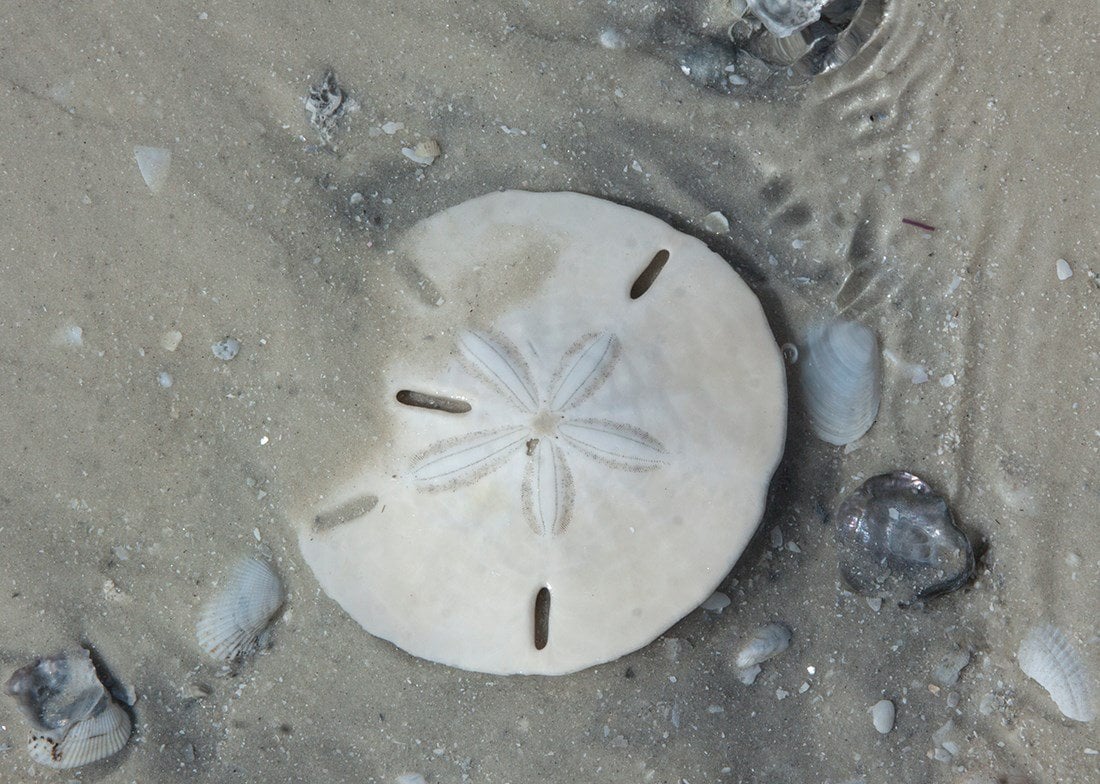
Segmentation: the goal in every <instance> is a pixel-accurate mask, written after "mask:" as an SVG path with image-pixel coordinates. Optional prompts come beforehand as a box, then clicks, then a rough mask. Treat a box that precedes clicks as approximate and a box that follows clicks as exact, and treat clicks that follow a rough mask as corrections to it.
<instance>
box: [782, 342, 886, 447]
mask: <svg viewBox="0 0 1100 784" xmlns="http://www.w3.org/2000/svg"><path fill="white" fill-rule="evenodd" d="M881 375H882V366H881V360H880V358H879V351H878V341H877V340H876V339H875V333H874V332H872V331H871V330H870V329H868V328H867V327H865V326H863V325H862V324H858V323H856V322H854V321H834V322H832V323H830V324H826V325H825V326H822V327H818V328H816V329H814V330H812V331H811V332H810V334H809V336H808V337H807V338H806V360H805V362H804V364H803V370H802V391H803V394H804V396H805V402H806V411H807V413H808V414H809V416H810V425H811V426H812V427H813V430H814V433H816V434H817V437H818V438H820V439H821V440H822V441H826V442H828V443H830V444H835V445H837V446H844V445H845V444H850V443H852V442H853V441H855V440H857V439H858V438H860V437H861V436H862V435H863V434H864V433H866V432H867V431H868V430H870V429H871V425H872V424H874V422H875V417H876V416H878V407H879V399H880V396H881Z"/></svg>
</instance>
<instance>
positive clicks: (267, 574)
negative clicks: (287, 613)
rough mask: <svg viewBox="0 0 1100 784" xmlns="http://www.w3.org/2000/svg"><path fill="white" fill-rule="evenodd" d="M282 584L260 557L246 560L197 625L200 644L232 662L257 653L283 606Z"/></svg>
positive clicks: (228, 580) (227, 581)
mask: <svg viewBox="0 0 1100 784" xmlns="http://www.w3.org/2000/svg"><path fill="white" fill-rule="evenodd" d="M284 599H285V593H284V591H283V582H282V580H281V579H280V578H279V575H278V574H277V573H276V572H275V568H274V567H273V566H272V565H271V564H270V563H268V562H267V561H265V560H262V559H260V558H246V559H244V560H243V561H241V562H239V563H238V564H237V565H236V566H235V567H233V569H232V570H231V571H230V573H229V578H228V579H227V580H226V583H225V587H224V588H222V590H221V592H220V593H218V595H217V596H215V597H214V598H213V599H211V600H210V602H208V603H207V604H206V605H205V606H204V607H203V610H202V613H201V615H200V616H199V620H198V623H197V624H196V625H195V633H196V635H197V636H198V640H199V645H201V646H202V647H203V649H204V650H205V651H206V652H207V653H209V654H210V655H211V656H213V657H214V658H216V659H224V660H226V661H233V660H235V659H240V658H242V657H245V656H248V655H249V654H251V653H253V652H254V651H255V650H256V647H257V644H258V640H259V638H260V636H261V635H262V634H263V633H264V631H265V630H266V629H267V626H268V624H269V623H270V622H271V619H272V617H273V616H274V615H275V613H276V612H278V610H279V608H280V607H281V606H282V604H283V600H284Z"/></svg>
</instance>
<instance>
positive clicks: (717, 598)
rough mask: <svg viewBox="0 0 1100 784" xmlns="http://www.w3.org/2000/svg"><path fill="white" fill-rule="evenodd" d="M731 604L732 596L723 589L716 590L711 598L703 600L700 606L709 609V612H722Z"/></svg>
mask: <svg viewBox="0 0 1100 784" xmlns="http://www.w3.org/2000/svg"><path fill="white" fill-rule="evenodd" d="M729 604H730V598H729V597H728V596H726V595H725V594H724V593H722V592H721V591H715V592H714V593H712V594H711V595H710V597H709V598H707V600H706V601H705V602H703V603H702V604H701V605H699V606H700V607H702V608H703V609H704V610H707V611H708V612H715V613H720V612H722V610H724V609H726V608H727V607H729Z"/></svg>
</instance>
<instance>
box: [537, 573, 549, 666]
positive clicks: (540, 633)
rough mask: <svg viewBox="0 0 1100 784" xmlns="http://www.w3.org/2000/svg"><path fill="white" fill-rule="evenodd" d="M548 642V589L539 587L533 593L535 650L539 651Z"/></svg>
mask: <svg viewBox="0 0 1100 784" xmlns="http://www.w3.org/2000/svg"><path fill="white" fill-rule="evenodd" d="M548 642H550V589H549V588H547V587H546V586H543V587H542V588H539V592H538V593H537V594H535V650H537V651H541V650H542V649H543V648H545V647H546V644H547V643H548Z"/></svg>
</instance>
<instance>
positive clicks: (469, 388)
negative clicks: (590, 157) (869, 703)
mask: <svg viewBox="0 0 1100 784" xmlns="http://www.w3.org/2000/svg"><path fill="white" fill-rule="evenodd" d="M399 257H400V258H401V259H402V261H401V262H399V267H400V266H401V265H402V264H403V265H405V267H406V271H407V272H408V274H409V275H410V276H412V279H413V280H415V281H416V284H417V285H416V286H415V291H417V292H418V297H419V299H418V301H416V302H415V303H413V305H412V306H411V307H410V310H409V312H408V313H406V314H402V316H401V319H402V324H400V325H399V326H400V331H401V333H402V337H401V338H399V339H398V340H399V342H400V343H401V347H400V350H395V351H394V353H393V356H392V358H391V359H390V361H389V362H388V364H387V365H386V366H384V367H382V368H380V369H379V372H381V373H382V375H383V378H384V390H385V397H384V399H381V400H378V401H377V403H376V405H378V406H382V407H384V408H385V416H384V419H383V421H384V428H385V432H381V433H379V438H378V443H379V447H378V448H377V449H376V450H373V452H372V453H371V454H370V456H369V458H368V460H367V462H366V464H365V465H363V466H362V467H361V469H359V472H358V474H357V476H356V478H355V479H354V481H351V482H348V483H345V484H342V485H341V486H339V487H337V488H333V489H332V491H331V492H329V493H326V496H325V499H326V500H325V502H324V504H323V505H322V506H321V507H320V508H317V509H312V510H310V511H309V514H308V515H304V516H303V517H304V518H305V519H304V520H303V522H302V524H301V528H300V545H301V548H302V553H303V555H304V557H305V559H306V561H307V562H308V563H309V565H310V566H311V567H312V569H313V572H314V574H315V575H316V577H317V580H318V582H319V583H320V584H321V586H322V587H323V588H324V590H325V591H326V592H327V593H328V595H329V596H331V597H332V598H333V599H335V600H336V601H337V602H339V603H340V605H341V606H343V608H344V609H345V610H346V611H347V612H348V613H349V614H350V615H351V616H352V617H353V618H355V619H356V620H357V621H358V622H359V623H360V624H362V625H363V627H364V628H366V629H367V630H368V631H369V632H371V633H372V634H375V635H378V636H380V637H383V638H385V639H387V640H390V641H392V642H394V643H396V644H397V645H399V646H401V647H402V648H404V649H405V650H406V651H408V652H410V653H413V654H415V655H417V656H421V657H424V658H427V659H432V660H435V661H439V662H443V663H445V664H450V665H453V666H457V667H462V668H464V669H470V670H477V671H483V672H493V673H544V674H558V673H566V672H571V671H575V670H578V669H582V668H584V667H587V666H591V665H593V664H597V663H600V662H604V661H608V660H611V659H614V658H616V657H618V656H621V655H623V654H625V653H628V652H630V651H633V650H635V649H637V648H639V647H641V646H643V645H645V644H646V643H648V642H650V641H652V640H653V639H654V638H655V637H656V636H657V635H659V634H660V633H661V632H663V631H664V630H665V629H667V628H668V627H669V626H671V625H672V624H673V623H675V622H676V621H677V620H679V619H680V618H681V617H682V616H683V615H685V614H686V613H688V612H690V611H691V610H693V609H694V608H696V607H698V606H699V604H700V603H701V602H702V601H703V600H705V599H706V598H707V597H708V596H710V595H711V593H712V592H713V591H714V589H715V587H716V586H717V585H718V583H719V582H720V581H721V579H722V578H723V577H724V576H725V575H726V574H727V573H728V571H729V570H730V568H731V567H732V566H733V563H734V562H735V561H736V560H737V558H738V556H739V555H740V554H741V551H742V550H743V549H744V547H745V545H746V544H747V543H748V541H749V538H750V537H751V536H752V534H753V531H754V530H755V529H756V526H757V523H758V521H759V518H760V515H761V512H762V510H763V507H764V500H765V496H766V493H767V489H768V483H769V481H770V479H771V475H772V472H773V471H774V469H775V467H776V465H777V463H778V460H779V457H780V454H781V451H782V446H783V439H784V429H785V424H786V410H787V403H786V391H785V380H784V371H783V363H782V361H781V357H780V353H779V350H778V348H777V346H776V344H775V341H774V339H773V337H772V334H771V332H770V330H769V328H768V323H767V321H766V319H765V317H764V313H763V311H762V309H761V307H760V304H759V302H758V301H757V299H756V297H755V296H754V295H753V293H752V292H751V291H750V290H749V288H748V287H747V286H746V285H745V284H744V282H742V280H741V279H740V278H739V277H738V276H737V275H736V274H735V273H734V272H733V271H732V270H731V269H730V267H729V265H728V264H727V263H726V262H725V261H723V260H722V259H721V258H720V257H718V256H716V255H715V254H713V253H711V252H710V251H709V250H708V249H707V248H706V246H705V245H704V244H703V243H701V242H699V241H698V240H696V239H694V238H692V237H688V236H686V235H684V234H681V233H679V232H677V231H675V230H673V229H672V228H670V227H669V226H668V225H666V224H665V223H663V222H662V221H660V220H658V219H656V218H654V217H652V216H650V215H647V214H644V213H641V212H637V211H635V210H632V209H628V208H626V207H622V206H619V205H616V204H612V203H610V202H606V201H603V200H600V199H595V198H592V197H588V196H582V195H579V194H573V193H550V194H536V193H525V192H516V191H512V192H505V193H494V194H491V195H488V196H484V197H482V198H478V199H474V200H472V201H469V202H465V203H463V204H460V205H458V206H456V207H453V208H451V209H448V210H445V211H444V212H442V213H439V214H437V215H435V216H433V217H431V218H428V219H426V220H424V221H422V222H421V223H420V224H418V225H417V226H416V227H414V229H413V230H412V231H411V232H410V234H409V236H408V237H407V238H406V240H405V242H404V246H403V248H402V250H401V254H400V256H399Z"/></svg>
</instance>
